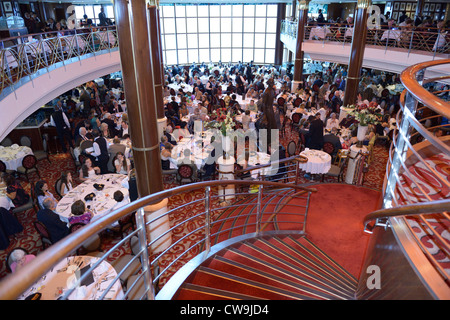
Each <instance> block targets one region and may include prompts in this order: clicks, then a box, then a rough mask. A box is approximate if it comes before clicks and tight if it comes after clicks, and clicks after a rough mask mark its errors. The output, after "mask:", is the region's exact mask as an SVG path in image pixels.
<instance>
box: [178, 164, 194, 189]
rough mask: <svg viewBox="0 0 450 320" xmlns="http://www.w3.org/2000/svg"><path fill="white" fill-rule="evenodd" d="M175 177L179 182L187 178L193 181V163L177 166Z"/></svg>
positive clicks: (181, 182)
mask: <svg viewBox="0 0 450 320" xmlns="http://www.w3.org/2000/svg"><path fill="white" fill-rule="evenodd" d="M177 179H178V182H179V183H180V184H183V182H184V181H186V180H188V181H190V182H194V168H193V165H189V164H182V165H180V166H179V167H178V171H177Z"/></svg>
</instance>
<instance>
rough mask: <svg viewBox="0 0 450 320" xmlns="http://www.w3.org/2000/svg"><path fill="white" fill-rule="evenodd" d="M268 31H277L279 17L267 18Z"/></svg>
mask: <svg viewBox="0 0 450 320" xmlns="http://www.w3.org/2000/svg"><path fill="white" fill-rule="evenodd" d="M266 32H269V33H276V32H277V19H276V18H267V22H266Z"/></svg>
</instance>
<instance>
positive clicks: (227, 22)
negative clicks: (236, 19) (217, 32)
mask: <svg viewBox="0 0 450 320" xmlns="http://www.w3.org/2000/svg"><path fill="white" fill-rule="evenodd" d="M221 26H222V27H221V28H222V29H221V31H222V32H231V18H222V19H221Z"/></svg>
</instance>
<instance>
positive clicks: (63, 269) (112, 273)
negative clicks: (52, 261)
mask: <svg viewBox="0 0 450 320" xmlns="http://www.w3.org/2000/svg"><path fill="white" fill-rule="evenodd" d="M98 260H99V258H96V257H90V256H74V257H66V258H64V259H63V260H61V261H60V262H58V264H57V265H55V266H54V267H53V268H52V269H51V270H50V271H49V272H47V273H46V274H45V275H44V276H43V277H42V278H41V279H39V280H38V281H37V282H36V283H35V284H33V286H31V287H30V288H28V290H26V291H25V292H24V293H23V294H22V295H21V296H20V297H19V298H18V299H19V300H24V299H25V298H27V297H28V296H30V295H32V294H34V293H40V294H41V295H42V296H41V300H56V299H58V298H59V297H61V296H63V295H64V293H65V292H67V290H69V289H71V288H73V287H74V286H76V285H77V282H78V279H79V278H80V277H81V275H82V274H84V273H85V272H88V273H91V274H92V276H91V275H87V276H86V277H85V279H84V280H82V281H81V283H80V285H79V286H77V287H76V288H75V290H74V291H73V292H72V293H71V294H70V295H69V297H68V299H69V300H98V299H100V297H102V296H103V294H104V293H105V290H106V289H107V288H108V287H109V286H110V285H111V283H112V282H113V281H114V278H115V277H116V276H117V272H116V270H115V269H114V268H113V267H112V266H111V265H110V264H109V263H108V262H106V261H102V262H101V263H100V264H99V265H98V266H97V267H96V268H95V269H93V270H92V271H89V270H88V269H89V268H90V267H91V266H92V265H94V264H95V263H96V262H97V261H98ZM123 297H124V293H123V290H122V286H121V284H120V280H119V279H118V280H117V281H115V282H114V284H113V285H112V287H111V289H110V290H109V291H108V293H106V295H105V296H104V297H103V299H104V300H113V299H117V300H119V299H123Z"/></svg>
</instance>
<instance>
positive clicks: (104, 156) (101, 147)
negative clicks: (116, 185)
mask: <svg viewBox="0 0 450 320" xmlns="http://www.w3.org/2000/svg"><path fill="white" fill-rule="evenodd" d="M92 135H93V136H94V144H93V147H94V152H92V155H93V156H95V157H96V164H97V166H98V167H99V168H100V171H101V174H106V173H108V160H109V151H108V141H106V139H105V138H104V137H103V136H102V135H101V134H100V133H99V132H98V131H97V130H93V131H92Z"/></svg>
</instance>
